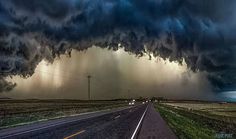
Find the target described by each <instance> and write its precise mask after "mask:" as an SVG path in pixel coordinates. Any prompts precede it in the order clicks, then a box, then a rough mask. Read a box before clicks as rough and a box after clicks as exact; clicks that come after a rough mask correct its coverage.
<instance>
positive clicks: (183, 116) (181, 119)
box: [155, 104, 235, 139]
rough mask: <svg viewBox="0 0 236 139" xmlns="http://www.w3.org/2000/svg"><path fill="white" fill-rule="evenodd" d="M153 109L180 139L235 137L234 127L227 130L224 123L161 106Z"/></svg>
mask: <svg viewBox="0 0 236 139" xmlns="http://www.w3.org/2000/svg"><path fill="white" fill-rule="evenodd" d="M155 107H156V109H157V110H158V111H159V112H160V114H161V116H162V117H163V118H164V119H165V120H166V121H167V123H168V125H169V126H170V127H171V129H172V130H173V131H174V132H175V134H176V135H177V136H178V138H180V139H214V138H233V137H234V136H235V135H233V136H232V134H233V133H234V129H232V128H234V127H229V128H228V127H227V126H228V125H226V126H224V125H225V123H219V121H215V120H211V119H205V118H204V117H201V116H198V115H195V114H193V113H190V112H187V111H181V110H179V109H175V108H174V107H169V106H166V105H163V104H159V105H157V104H156V105H155ZM222 126H223V127H222ZM221 131H223V132H221ZM225 133H230V134H225Z"/></svg>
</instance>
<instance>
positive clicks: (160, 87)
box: [4, 46, 215, 100]
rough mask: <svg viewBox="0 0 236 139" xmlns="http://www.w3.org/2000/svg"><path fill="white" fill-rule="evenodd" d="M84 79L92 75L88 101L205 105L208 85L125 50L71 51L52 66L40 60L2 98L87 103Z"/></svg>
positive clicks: (183, 70)
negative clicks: (159, 100)
mask: <svg viewBox="0 0 236 139" xmlns="http://www.w3.org/2000/svg"><path fill="white" fill-rule="evenodd" d="M87 75H91V76H92V78H91V94H92V99H117V98H132V97H133V98H137V97H152V96H156V97H158V96H162V97H167V98H172V99H205V96H206V95H209V96H208V99H210V100H214V99H215V97H214V95H213V94H211V96H210V91H211V90H210V87H211V86H210V83H208V81H207V79H206V77H205V75H204V74H203V73H193V72H192V71H190V70H189V69H187V66H186V64H185V63H183V64H182V65H180V64H179V63H177V62H170V61H169V60H163V59H162V58H152V59H149V56H147V55H146V56H143V57H141V58H137V57H136V56H135V55H132V54H128V53H126V52H125V51H124V50H122V49H119V50H117V51H111V50H107V49H101V48H98V47H95V46H94V47H92V48H90V49H88V50H87V51H86V52H76V51H73V52H72V54H71V57H68V56H62V57H60V58H57V59H56V60H55V61H54V63H48V62H47V61H45V60H43V61H42V62H41V63H40V64H39V65H38V66H37V68H36V70H35V73H34V74H33V76H31V77H30V78H26V79H23V78H21V77H18V76H16V77H13V78H12V79H11V80H12V81H15V82H16V83H17V86H16V87H15V88H14V89H13V90H12V91H11V92H7V93H5V94H4V95H5V97H11V98H43V99H45V98H60V99H62V98H68V99H75V98H77V99H87V92H88V90H87V85H88V83H87Z"/></svg>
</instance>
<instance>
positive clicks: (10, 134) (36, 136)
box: [0, 104, 149, 139]
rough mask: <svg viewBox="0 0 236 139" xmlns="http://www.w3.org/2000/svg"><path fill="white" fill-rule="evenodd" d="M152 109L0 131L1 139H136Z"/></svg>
mask: <svg viewBox="0 0 236 139" xmlns="http://www.w3.org/2000/svg"><path fill="white" fill-rule="evenodd" d="M148 106H149V105H147V104H145V105H139V106H135V107H132V108H126V109H124V108H123V109H116V110H111V111H101V112H96V113H89V114H84V115H78V116H74V117H67V118H62V119H57V120H51V121H47V122H40V123H35V124H31V125H26V126H20V127H15V128H10V129H4V130H0V139H32V138H33V139H72V138H78V139H133V138H136V136H137V132H139V127H140V125H141V121H142V119H143V118H144V115H145V113H146V111H147V107H148Z"/></svg>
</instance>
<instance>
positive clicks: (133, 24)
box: [0, 0, 236, 91]
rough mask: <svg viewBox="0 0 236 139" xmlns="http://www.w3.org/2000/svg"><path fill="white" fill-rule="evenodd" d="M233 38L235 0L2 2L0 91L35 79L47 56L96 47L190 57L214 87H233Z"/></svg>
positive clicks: (189, 61)
mask: <svg viewBox="0 0 236 139" xmlns="http://www.w3.org/2000/svg"><path fill="white" fill-rule="evenodd" d="M235 36H236V1H235V0H228V1H223V0H214V1H212V0H198V1H196V0H145V1H144V0H40V1H39V0H3V1H0V73H1V78H0V80H2V81H0V84H1V85H0V87H1V86H6V84H7V82H5V77H8V76H12V75H21V76H22V77H28V76H31V75H32V74H33V73H34V69H35V68H36V66H37V64H38V63H39V62H40V61H41V60H42V59H47V60H48V61H51V62H52V61H53V59H54V58H55V57H58V56H60V55H61V54H68V55H70V53H71V50H72V49H76V50H79V51H82V50H86V49H87V48H89V47H91V46H92V45H95V46H98V47H101V48H108V49H112V50H118V49H119V48H124V50H125V51H127V52H130V53H133V54H135V55H137V56H143V55H144V54H153V55H154V56H156V57H157V56H160V57H162V58H164V59H167V58H168V59H169V60H170V61H178V62H179V63H181V62H182V61H183V59H184V60H185V62H186V64H187V66H188V68H190V69H191V70H193V71H195V72H198V71H201V72H206V73H207V76H208V79H209V80H210V82H211V83H212V85H213V86H214V90H216V91H222V90H235V89H236V38H235ZM8 84H9V83H8ZM9 85H12V83H10V84H9ZM0 90H2V89H0Z"/></svg>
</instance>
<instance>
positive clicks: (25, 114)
mask: <svg viewBox="0 0 236 139" xmlns="http://www.w3.org/2000/svg"><path fill="white" fill-rule="evenodd" d="M124 106H128V102H127V101H122V100H120V101H119V100H117V101H80V100H1V101H0V129H1V128H7V127H12V126H18V125H23V124H29V123H33V122H38V121H45V120H49V119H55V118H60V117H66V116H72V115H76V114H79V113H84V112H91V111H97V110H106V109H112V108H118V107H124Z"/></svg>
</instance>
